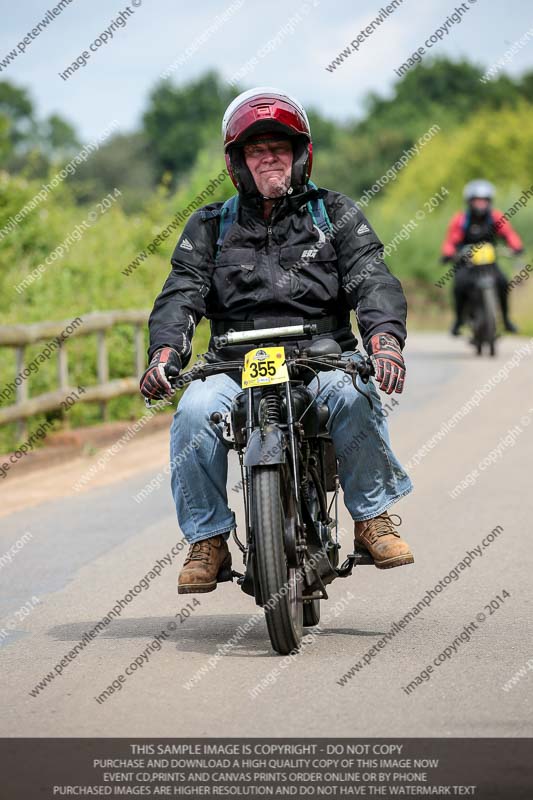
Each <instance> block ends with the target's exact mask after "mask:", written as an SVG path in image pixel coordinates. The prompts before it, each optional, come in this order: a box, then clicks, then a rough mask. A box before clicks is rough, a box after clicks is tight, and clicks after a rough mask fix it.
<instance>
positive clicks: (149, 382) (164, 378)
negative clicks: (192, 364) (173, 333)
mask: <svg viewBox="0 0 533 800" xmlns="http://www.w3.org/2000/svg"><path fill="white" fill-rule="evenodd" d="M180 370H181V360H180V357H179V355H178V353H177V352H176V350H173V349H172V348H171V347H163V348H161V350H156V351H155V353H154V354H153V356H152V360H151V361H150V364H149V366H148V369H147V370H146V372H145V373H144V375H143V376H142V378H141V383H140V389H141V393H142V394H143V395H144V396H145V397H146V398H148V399H149V400H158V399H160V398H162V397H165V396H166V395H171V394H173V392H174V389H173V388H172V386H171V385H170V383H169V381H168V379H169V378H177V377H178V375H179V374H180Z"/></svg>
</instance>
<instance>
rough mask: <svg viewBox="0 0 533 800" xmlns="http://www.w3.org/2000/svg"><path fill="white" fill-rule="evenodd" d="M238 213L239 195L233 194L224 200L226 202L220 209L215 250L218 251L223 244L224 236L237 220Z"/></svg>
mask: <svg viewBox="0 0 533 800" xmlns="http://www.w3.org/2000/svg"><path fill="white" fill-rule="evenodd" d="M238 213H239V195H238V194H234V195H233V197H230V198H229V200H226V202H225V203H224V205H223V206H222V208H221V209H220V224H219V227H218V239H217V252H220V249H221V248H222V245H223V244H224V239H225V238H226V236H227V234H228V231H229V229H230V228H231V226H232V225H233V223H234V222H236V221H237V215H238Z"/></svg>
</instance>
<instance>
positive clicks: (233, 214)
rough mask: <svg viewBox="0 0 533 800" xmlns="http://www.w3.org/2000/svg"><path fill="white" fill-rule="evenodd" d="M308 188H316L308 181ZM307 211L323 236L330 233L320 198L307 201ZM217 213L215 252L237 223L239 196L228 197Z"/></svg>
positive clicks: (328, 222) (219, 248)
mask: <svg viewBox="0 0 533 800" xmlns="http://www.w3.org/2000/svg"><path fill="white" fill-rule="evenodd" d="M308 186H309V188H310V189H316V188H317V186H315V184H314V183H313V182H312V181H309V183H308ZM307 210H308V211H309V213H310V214H311V217H312V219H313V223H314V224H315V225H316V227H317V228H318V229H319V230H320V231H322V233H324V234H325V235H327V234H331V233H332V231H333V225H332V224H331V220H330V218H329V216H328V212H327V209H326V204H325V203H324V200H323V199H322V197H315V198H314V199H313V200H309V202H308V203H307ZM217 213H218V215H219V216H220V223H219V228H218V239H217V252H220V250H221V248H222V245H223V244H224V239H225V238H226V236H227V234H228V231H229V229H230V228H231V226H232V225H233V223H234V222H236V221H237V215H238V213H239V195H238V194H235V195H233V197H230V198H229V200H226V202H225V203H224V204H223V205H222V208H221V209H220V212H217Z"/></svg>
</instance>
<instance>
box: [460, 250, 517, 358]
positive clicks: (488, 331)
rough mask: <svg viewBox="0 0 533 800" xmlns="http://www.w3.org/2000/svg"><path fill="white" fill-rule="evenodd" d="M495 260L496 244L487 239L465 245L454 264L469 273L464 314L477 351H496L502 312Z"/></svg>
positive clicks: (501, 253) (479, 352) (500, 253)
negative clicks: (486, 240) (485, 349)
mask: <svg viewBox="0 0 533 800" xmlns="http://www.w3.org/2000/svg"><path fill="white" fill-rule="evenodd" d="M501 255H506V256H507V255H514V254H513V253H512V251H507V250H503V249H501V250H500V251H498V256H501ZM496 260H497V259H496V248H495V247H494V245H493V244H492V243H490V242H480V243H479V244H474V245H465V246H464V247H462V248H461V250H460V251H459V253H458V256H457V259H456V265H458V266H459V268H460V269H467V270H469V273H470V275H469V277H470V281H469V292H468V300H467V304H466V309H465V317H466V320H467V322H468V324H469V325H470V327H471V329H472V338H471V343H472V344H473V345H474V347H475V349H476V353H477V355H482V353H483V349H484V348H485V347H486V348H487V349H488V351H489V354H490V355H491V356H495V355H496V339H497V338H498V337H499V335H500V334H499V333H498V327H499V319H500V313H501V309H500V302H499V299H498V290H497V286H496V269H495V267H496Z"/></svg>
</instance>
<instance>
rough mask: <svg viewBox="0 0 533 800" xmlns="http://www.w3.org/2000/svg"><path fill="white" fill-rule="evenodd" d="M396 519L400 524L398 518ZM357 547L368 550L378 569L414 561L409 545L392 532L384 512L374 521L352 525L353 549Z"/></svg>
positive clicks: (389, 520) (391, 525) (390, 522)
mask: <svg viewBox="0 0 533 800" xmlns="http://www.w3.org/2000/svg"><path fill="white" fill-rule="evenodd" d="M394 516H398V515H397V514H395V515H394ZM398 519H399V520H400V523H399V524H401V519H400V517H398ZM358 546H359V547H363V548H364V549H365V550H368V552H369V553H370V555H371V556H372V558H373V559H374V563H375V565H376V567H377V568H378V569H390V568H391V567H401V566H402V565H403V564H412V563H413V561H414V558H413V554H412V553H411V550H410V548H409V545H408V544H407V542H404V541H403V539H401V538H400V534H399V533H398V532H397V531H395V530H394V525H393V523H392V520H391V518H390V517H389V515H388V514H387V512H386V511H384V512H383V514H380V515H379V517H375V518H374V519H366V520H364V522H355V523H354V547H355V548H356V549H357V547H358Z"/></svg>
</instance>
